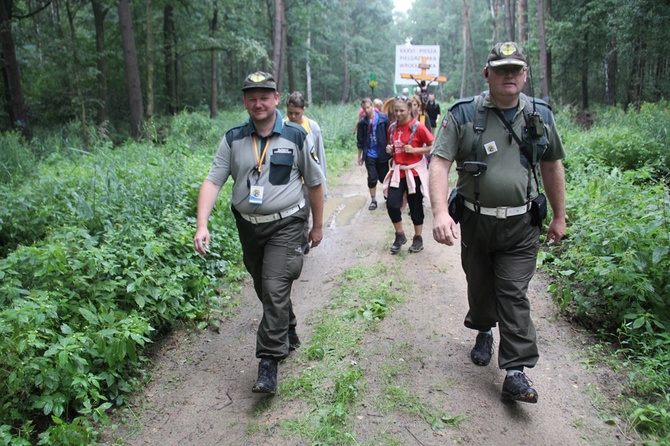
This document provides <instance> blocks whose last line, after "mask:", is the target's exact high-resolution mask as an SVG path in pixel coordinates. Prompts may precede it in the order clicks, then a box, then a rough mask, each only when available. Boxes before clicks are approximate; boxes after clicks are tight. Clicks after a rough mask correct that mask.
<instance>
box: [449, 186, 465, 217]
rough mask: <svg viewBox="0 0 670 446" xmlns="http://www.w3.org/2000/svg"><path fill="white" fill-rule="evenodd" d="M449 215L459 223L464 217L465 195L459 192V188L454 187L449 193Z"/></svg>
mask: <svg viewBox="0 0 670 446" xmlns="http://www.w3.org/2000/svg"><path fill="white" fill-rule="evenodd" d="M448 204H449V215H450V216H451V218H452V219H453V220H454V223H458V222H459V221H460V220H461V217H463V196H462V195H461V194H459V193H458V190H457V189H455V188H454V189H452V190H451V193H450V194H449V201H448Z"/></svg>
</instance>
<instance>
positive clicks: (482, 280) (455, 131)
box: [430, 42, 566, 403]
mask: <svg viewBox="0 0 670 446" xmlns="http://www.w3.org/2000/svg"><path fill="white" fill-rule="evenodd" d="M527 72H528V67H527V65H526V58H525V55H524V52H523V49H522V48H521V47H519V45H517V44H516V43H515V42H504V43H498V44H496V45H495V46H494V47H493V49H492V50H491V52H490V54H489V56H488V60H487V64H486V67H484V78H485V79H486V82H488V84H489V91H488V92H484V93H483V94H482V95H480V96H478V97H476V98H467V99H463V100H460V101H457V102H456V103H455V104H453V105H452V106H451V107H450V108H449V112H448V113H447V115H446V116H445V117H444V119H443V120H442V123H441V128H440V130H439V133H438V136H437V139H436V140H435V144H434V146H433V151H432V154H433V158H432V161H431V163H430V199H431V204H432V209H433V216H434V222H433V237H434V238H435V240H436V241H437V242H439V243H443V244H445V245H453V244H454V242H455V240H456V239H457V238H458V237H459V229H458V226H457V221H455V220H459V221H460V225H461V226H460V229H461V232H462V234H461V235H462V240H461V263H462V266H463V270H464V271H465V275H466V278H467V281H468V303H469V311H468V314H467V315H466V317H465V326H466V327H468V328H471V329H474V330H477V331H478V332H479V333H478V335H477V338H476V342H475V346H474V348H473V349H472V351H471V354H470V356H471V359H472V361H473V362H474V363H475V364H477V365H481V366H485V365H488V363H489V361H490V360H491V355H492V354H493V333H492V328H493V327H495V326H496V324H497V325H498V330H499V335H500V345H499V349H498V365H499V367H500V368H501V369H505V370H506V371H507V376H506V377H505V381H504V383H503V390H502V395H503V398H505V399H509V400H515V401H524V402H530V403H535V402H537V400H538V394H537V391H536V390H535V389H534V388H533V387H532V383H531V382H530V380H529V379H528V377H527V376H526V375H525V373H524V368H525V367H528V368H531V367H533V366H535V364H536V363H537V360H538V358H539V353H538V349H537V342H536V334H535V327H534V326H533V321H532V320H531V317H530V303H529V301H528V298H527V296H526V292H527V290H528V284H529V282H530V280H531V278H532V277H533V275H534V273H535V262H536V258H537V252H538V249H539V235H540V230H541V228H542V220H543V219H544V215H543V210H544V213H546V201H544V198H545V196H544V194H541V193H540V191H539V189H540V184H539V182H538V172H537V170H538V169H537V167H538V166H539V173H540V174H541V179H542V183H543V185H544V188H545V193H546V198H548V199H549V203H550V205H551V209H552V211H553V212H552V220H551V222H550V223H549V228H548V232H547V241H548V242H549V243H558V242H559V241H560V240H561V238H562V237H563V236H564V234H565V226H566V224H565V198H564V197H565V177H564V170H563V163H562V159H563V158H564V157H565V151H564V149H563V144H562V142H561V139H560V137H559V135H558V132H557V130H556V127H555V123H554V117H553V115H552V113H551V109H550V108H549V106H548V105H547V104H546V103H545V102H542V101H540V100H537V99H534V98H528V97H526V96H525V95H524V94H523V93H521V90H522V88H523V86H524V83H525V82H526V76H527ZM454 161H455V162H456V164H457V168H456V170H457V171H458V183H457V186H456V191H457V194H456V195H454V194H452V197H451V198H449V199H448V194H447V192H448V184H449V183H448V176H449V170H450V168H451V165H452V163H453V162H454ZM450 205H451V206H450ZM450 211H451V213H450Z"/></svg>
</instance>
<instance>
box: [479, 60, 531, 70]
mask: <svg viewBox="0 0 670 446" xmlns="http://www.w3.org/2000/svg"><path fill="white" fill-rule="evenodd" d="M503 65H517V66H520V67H525V66H526V62H524V61H523V60H519V59H499V60H492V61H490V62H489V63H488V66H489V67H491V68H495V67H502V66H503Z"/></svg>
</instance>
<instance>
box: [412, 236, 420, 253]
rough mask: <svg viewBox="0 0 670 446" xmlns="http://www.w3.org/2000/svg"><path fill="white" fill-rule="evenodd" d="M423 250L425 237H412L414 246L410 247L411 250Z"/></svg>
mask: <svg viewBox="0 0 670 446" xmlns="http://www.w3.org/2000/svg"><path fill="white" fill-rule="evenodd" d="M422 250H423V237H421V236H420V235H415V236H414V238H413V239H412V246H410V247H409V252H419V251H422Z"/></svg>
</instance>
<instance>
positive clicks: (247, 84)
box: [242, 71, 277, 91]
mask: <svg viewBox="0 0 670 446" xmlns="http://www.w3.org/2000/svg"><path fill="white" fill-rule="evenodd" d="M252 88H266V89H268V90H275V91H276V90H277V83H276V82H275V78H274V77H272V75H271V74H270V73H265V72H263V71H256V72H254V73H251V74H250V75H249V76H247V77H246V79H244V85H243V86H242V91H244V90H251V89H252Z"/></svg>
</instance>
